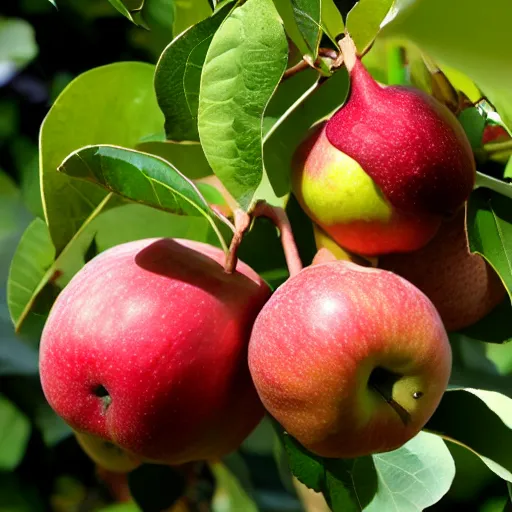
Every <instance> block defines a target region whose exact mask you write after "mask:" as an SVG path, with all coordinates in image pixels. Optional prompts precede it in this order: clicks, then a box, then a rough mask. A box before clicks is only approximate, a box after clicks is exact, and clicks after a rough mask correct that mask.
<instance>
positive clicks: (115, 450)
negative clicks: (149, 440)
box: [75, 432, 142, 473]
mask: <svg viewBox="0 0 512 512" xmlns="http://www.w3.org/2000/svg"><path fill="white" fill-rule="evenodd" d="M75 437H76V440H77V441H78V444H79V445H80V446H81V447H82V450H83V451H84V452H85V453H86V454H87V455H88V456H89V457H90V458H91V459H92V460H93V461H94V462H95V463H96V464H98V465H99V466H100V467H102V468H104V469H108V470H109V471H113V472H114V473H128V472H130V471H132V470H133V469H135V468H137V467H139V466H140V465H141V463H142V461H141V460H139V459H137V458H136V457H134V456H133V455H131V454H130V453H128V452H126V451H125V450H123V449H122V448H119V446H116V445H115V444H113V443H111V442H110V441H105V439H102V438H101V437H97V436H91V435H90V434H84V433H81V432H75Z"/></svg>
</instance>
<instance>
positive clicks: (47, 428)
mask: <svg viewBox="0 0 512 512" xmlns="http://www.w3.org/2000/svg"><path fill="white" fill-rule="evenodd" d="M41 395H42V393H41ZM35 424H36V425H37V428H38V429H39V430H40V431H41V433H42V435H43V440H44V442H45V443H46V446H48V447H53V446H55V445H57V444H58V443H60V442H61V441H63V440H64V439H66V438H67V437H69V436H70V435H71V434H72V430H71V427H70V426H69V425H68V424H67V423H65V422H64V420H63V419H62V418H61V417H60V416H57V414H56V413H55V411H54V410H53V409H52V408H51V407H50V406H49V405H48V403H47V402H46V399H45V398H44V395H43V396H41V398H40V401H39V404H38V406H37V407H36V411H35Z"/></svg>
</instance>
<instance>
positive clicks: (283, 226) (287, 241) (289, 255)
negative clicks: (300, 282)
mask: <svg viewBox="0 0 512 512" xmlns="http://www.w3.org/2000/svg"><path fill="white" fill-rule="evenodd" d="M253 215H254V217H267V218H268V219H270V220H271V221H272V222H273V223H274V224H275V225H276V227H277V229H278V230H279V233H280V235H281V245H282V246H283V251H284V257H285V258H286V265H287V266H288V272H289V274H290V277H293V276H295V275H297V274H298V273H299V272H300V271H301V270H302V261H301V259H300V255H299V250H298V249H297V244H296V243H295V238H294V237H293V231H292V227H291V225H290V221H289V219H288V215H286V212H285V211H284V210H283V209H282V208H279V207H277V206H271V205H269V204H268V203H267V202H266V201H258V202H257V203H256V205H255V207H254V210H253Z"/></svg>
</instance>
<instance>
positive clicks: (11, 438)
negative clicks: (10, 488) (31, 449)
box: [0, 395, 30, 471]
mask: <svg viewBox="0 0 512 512" xmlns="http://www.w3.org/2000/svg"><path fill="white" fill-rule="evenodd" d="M29 436H30V423H29V421H28V419H27V418H26V417H25V415H24V414H23V413H22V412H20V411H19V410H18V409H17V408H16V406H15V405H14V404H12V403H11V402H10V401H9V400H7V398H5V397H4V396H2V395H0V470H2V471H11V470H13V469H14V468H15V467H16V466H17V465H18V464H19V463H20V461H21V459H22V458H23V455H24V454H25V450H26V448H27V444H28V439H29Z"/></svg>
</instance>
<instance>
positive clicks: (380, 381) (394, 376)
mask: <svg viewBox="0 0 512 512" xmlns="http://www.w3.org/2000/svg"><path fill="white" fill-rule="evenodd" d="M402 377H403V375H400V374H398V373H395V372H393V371H391V370H387V369H386V368H383V367H380V366H377V367H376V368H375V369H374V370H373V371H372V373H371V374H370V378H369V379H368V386H369V387H370V388H371V389H373V390H374V391H376V392H377V393H378V394H379V396H380V397H381V398H382V399H383V400H385V401H386V402H387V403H388V404H389V405H390V406H391V407H392V409H393V410H394V411H395V412H396V413H397V414H398V416H399V418H400V419H401V420H402V422H403V424H404V425H405V426H407V425H408V424H409V423H410V422H411V414H410V413H409V411H408V410H407V409H406V408H405V407H403V406H402V405H401V404H400V403H399V402H397V401H396V400H395V398H394V397H393V387H394V385H395V383H396V382H398V381H399V380H400V379H401V378H402ZM422 396H423V392H421V391H414V392H413V393H412V397H413V398H414V399H416V400H418V399H419V398H421V397H422Z"/></svg>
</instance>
